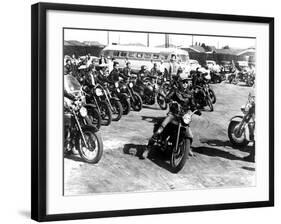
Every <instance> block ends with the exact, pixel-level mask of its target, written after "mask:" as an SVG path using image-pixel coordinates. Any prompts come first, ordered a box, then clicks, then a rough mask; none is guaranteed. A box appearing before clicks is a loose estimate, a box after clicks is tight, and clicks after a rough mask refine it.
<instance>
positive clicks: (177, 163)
mask: <svg viewBox="0 0 281 224" xmlns="http://www.w3.org/2000/svg"><path fill="white" fill-rule="evenodd" d="M178 147H179V148H178V150H175V149H174V148H173V150H172V155H171V160H170V163H171V171H172V173H178V172H179V171H180V170H182V168H183V167H184V165H185V163H186V160H187V157H188V152H189V150H190V147H191V140H190V139H189V138H186V139H183V140H182V141H180V142H179V145H178Z"/></svg>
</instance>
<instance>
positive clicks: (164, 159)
mask: <svg viewBox="0 0 281 224" xmlns="http://www.w3.org/2000/svg"><path fill="white" fill-rule="evenodd" d="M146 147H147V146H146V145H140V144H125V145H124V148H123V152H124V153H125V154H128V155H133V156H136V157H138V158H139V159H142V160H144V159H145V158H144V157H143V152H144V151H145V150H146ZM169 158H170V157H169V155H168V154H166V153H164V152H162V151H161V150H160V149H158V148H156V147H154V148H152V149H151V150H150V151H149V152H148V155H147V158H146V159H149V160H150V161H151V162H153V163H154V164H156V165H157V166H159V167H161V168H163V169H165V170H168V171H169V172H171V173H172V169H171V166H170V163H169Z"/></svg>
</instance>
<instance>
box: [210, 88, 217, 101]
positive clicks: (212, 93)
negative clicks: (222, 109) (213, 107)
mask: <svg viewBox="0 0 281 224" xmlns="http://www.w3.org/2000/svg"><path fill="white" fill-rule="evenodd" d="M209 94H210V98H211V100H212V103H213V104H215V103H216V102H217V98H216V95H215V92H214V90H212V89H209Z"/></svg>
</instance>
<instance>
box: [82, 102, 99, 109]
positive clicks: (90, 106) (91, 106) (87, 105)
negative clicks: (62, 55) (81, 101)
mask: <svg viewBox="0 0 281 224" xmlns="http://www.w3.org/2000/svg"><path fill="white" fill-rule="evenodd" d="M84 107H86V109H88V108H97V106H96V105H95V104H90V103H89V104H85V105H84Z"/></svg>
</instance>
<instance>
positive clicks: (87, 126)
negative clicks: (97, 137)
mask: <svg viewBox="0 0 281 224" xmlns="http://www.w3.org/2000/svg"><path fill="white" fill-rule="evenodd" d="M84 128H91V129H93V131H94V132H98V131H99V129H98V128H97V127H96V126H94V125H89V124H87V125H85V126H84Z"/></svg>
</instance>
